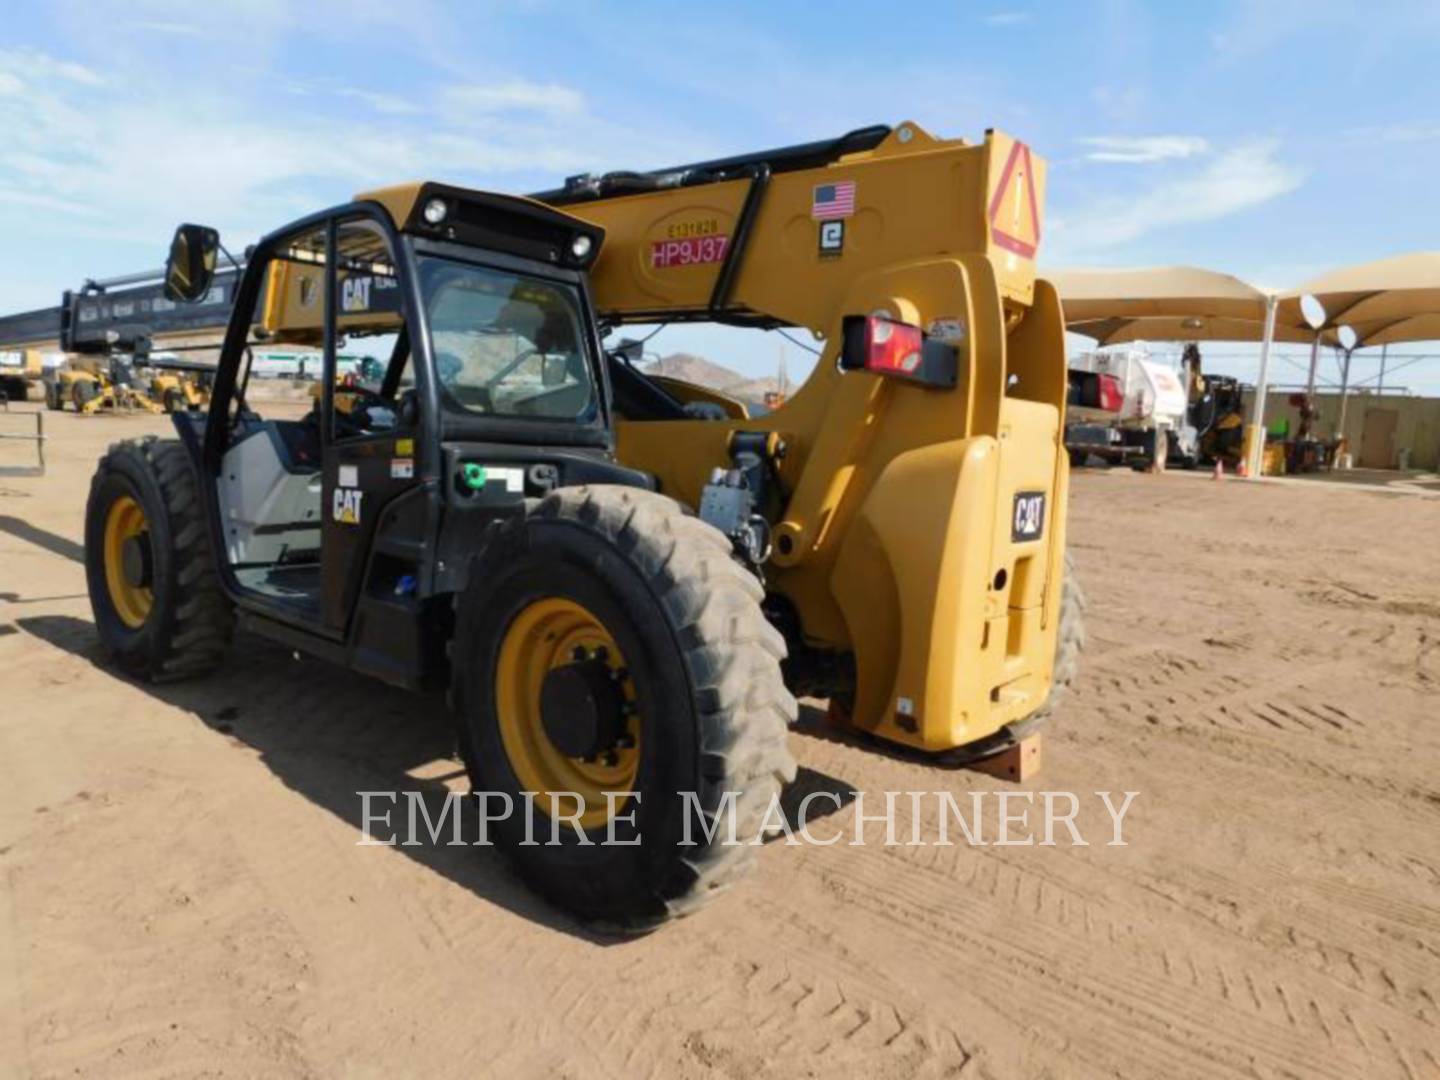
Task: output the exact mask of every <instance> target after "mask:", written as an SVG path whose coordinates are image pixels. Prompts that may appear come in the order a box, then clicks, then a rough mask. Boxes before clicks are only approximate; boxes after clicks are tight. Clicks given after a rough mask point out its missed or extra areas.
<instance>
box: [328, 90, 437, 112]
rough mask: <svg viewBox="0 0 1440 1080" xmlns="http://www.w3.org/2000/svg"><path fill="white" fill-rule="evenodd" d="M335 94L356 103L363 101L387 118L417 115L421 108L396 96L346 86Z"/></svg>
mask: <svg viewBox="0 0 1440 1080" xmlns="http://www.w3.org/2000/svg"><path fill="white" fill-rule="evenodd" d="M335 93H337V94H339V95H340V96H341V97H348V98H354V99H355V100H356V101H363V102H364V103H365V104H366V105H369V106H370V107H371V108H372V109H374V110H375V111H376V112H378V113H385V114H386V115H387V116H404V115H408V114H410V113H417V112H419V111H420V107H419V106H418V105H416V104H415V103H414V102H411V101H406V100H405V99H404V98H402V97H397V96H396V95H394V94H382V93H379V92H377V91H375V90H362V89H360V88H359V87H355V86H345V87H341V88H340V89H339V90H336V91H335Z"/></svg>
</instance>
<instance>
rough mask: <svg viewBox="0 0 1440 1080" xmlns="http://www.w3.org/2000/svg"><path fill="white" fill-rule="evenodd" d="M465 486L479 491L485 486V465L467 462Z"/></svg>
mask: <svg viewBox="0 0 1440 1080" xmlns="http://www.w3.org/2000/svg"><path fill="white" fill-rule="evenodd" d="M463 475H464V478H465V486H466V487H468V488H469V489H470V490H471V491H479V490H480V489H481V488H483V487H484V486H485V479H486V478H485V466H484V465H476V464H474V463H472V462H468V461H467V462H466V463H465V465H464V473H463Z"/></svg>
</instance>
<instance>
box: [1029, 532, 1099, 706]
mask: <svg viewBox="0 0 1440 1080" xmlns="http://www.w3.org/2000/svg"><path fill="white" fill-rule="evenodd" d="M1086 605H1087V601H1086V599H1085V589H1084V588H1083V587H1082V586H1081V584H1080V579H1079V577H1078V576H1076V574H1075V563H1074V560H1072V559H1071V558H1070V553H1069V552H1068V551H1067V552H1066V553H1065V581H1064V584H1063V585H1062V586H1061V591H1060V627H1059V629H1058V631H1057V633H1056V637H1055V665H1054V667H1053V669H1052V671H1053V675H1052V677H1051V683H1050V695H1049V696H1048V697H1047V698H1046V699H1045V704H1044V705H1042V706H1040V708H1039V709H1038V710H1037V711H1036V712H1035V713H1033V714H1032V716H1031V717H1030V719H1032V720H1037V721H1038V720H1045V719H1048V718H1049V717H1051V716H1052V715H1054V713H1055V710H1056V708H1057V707H1058V706H1059V704H1060V702H1061V700H1062V699H1063V698H1064V697H1065V694H1066V693H1067V692H1068V691H1069V689H1070V687H1071V685H1072V684H1073V683H1074V682H1075V680H1076V678H1077V677H1078V676H1079V674H1080V654H1081V653H1082V652H1083V651H1084V650H1085V608H1086Z"/></svg>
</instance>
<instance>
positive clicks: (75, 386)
mask: <svg viewBox="0 0 1440 1080" xmlns="http://www.w3.org/2000/svg"><path fill="white" fill-rule="evenodd" d="M70 400H71V401H72V402H74V404H75V411H76V412H84V411H85V406H86V405H88V404H89V403H90V402H92V401H94V400H95V384H94V383H92V382H91V381H90V380H89V379H76V380H75V381H74V382H72V383H71V384H70Z"/></svg>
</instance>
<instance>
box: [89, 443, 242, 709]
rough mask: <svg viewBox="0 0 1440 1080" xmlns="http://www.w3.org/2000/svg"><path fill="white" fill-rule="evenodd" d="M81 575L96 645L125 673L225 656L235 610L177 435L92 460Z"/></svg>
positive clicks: (167, 672)
mask: <svg viewBox="0 0 1440 1080" xmlns="http://www.w3.org/2000/svg"><path fill="white" fill-rule="evenodd" d="M85 576H86V579H87V582H88V584H89V589H90V607H91V610H92V611H93V612H94V615H95V628H96V630H97V631H99V634H100V641H101V644H102V645H104V647H105V650H106V652H107V653H109V654H110V656H111V657H112V658H113V659H114V660H115V661H116V663H118V664H119V665H120V666H121V667H123V668H124V669H125V670H126V671H128V672H130V673H131V674H132V675H138V676H141V677H142V678H146V679H150V680H152V681H157V682H158V681H162V680H170V679H180V678H186V677H189V676H192V675H199V674H202V673H204V672H206V671H209V670H211V669H212V668H214V667H216V666H217V665H218V664H219V663H220V662H221V661H222V660H223V659H224V657H225V653H226V651H227V649H228V648H229V645H230V639H231V636H232V634H233V630H234V616H233V612H232V609H231V605H230V601H229V599H228V598H227V597H226V596H225V593H224V590H223V589H222V587H221V585H220V578H219V574H218V572H217V569H216V562H215V555H214V550H213V548H212V546H211V543H210V532H209V530H208V529H207V528H206V523H205V520H204V514H203V511H202V509H201V503H200V490H199V486H198V484H197V481H196V476H195V469H194V466H193V465H192V464H191V462H190V457H189V455H188V454H187V452H186V451H185V448H184V447H183V446H181V445H180V443H179V442H178V441H176V440H173V439H157V438H154V437H150V438H145V439H139V440H127V441H126V442H121V443H116V444H115V445H113V446H111V447H110V449H109V450H108V451H107V452H106V454H105V456H104V457H103V458H101V459H100V464H99V465H98V466H97V467H96V470H95V476H94V478H93V479H92V480H91V482H90V498H89V502H88V503H87V504H86V507H85Z"/></svg>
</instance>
